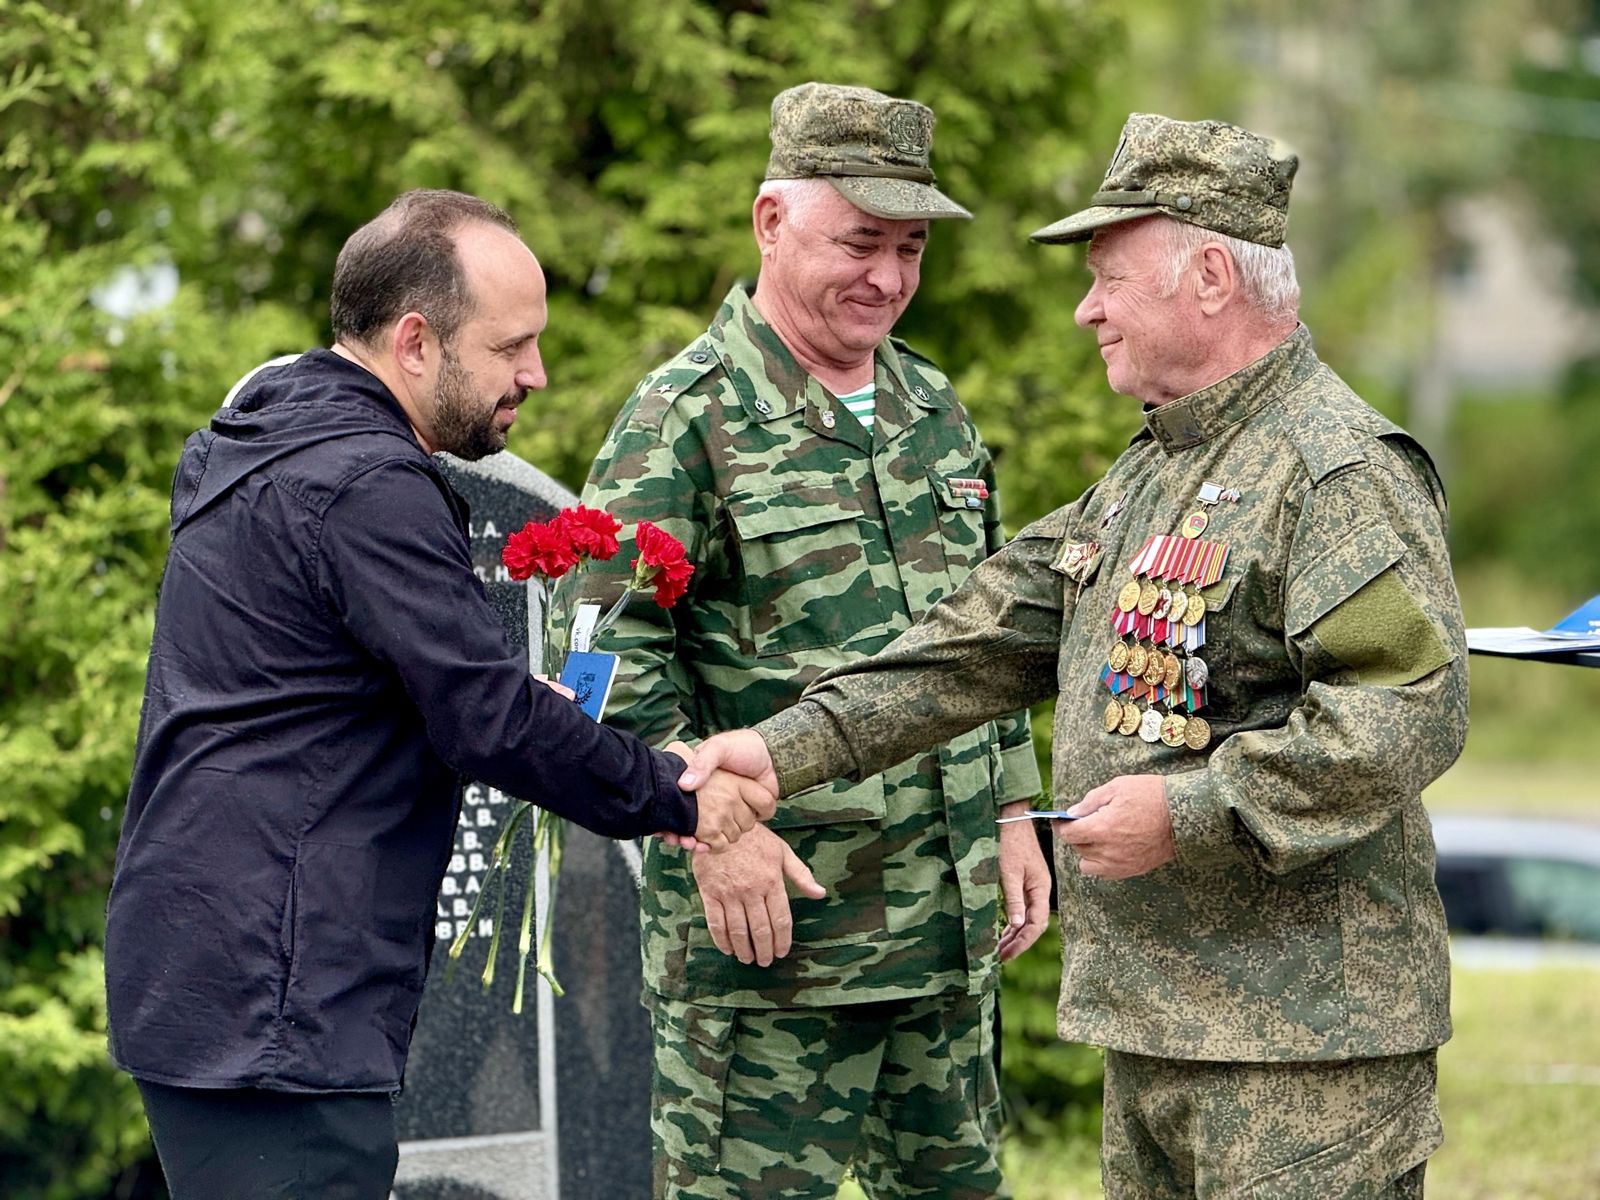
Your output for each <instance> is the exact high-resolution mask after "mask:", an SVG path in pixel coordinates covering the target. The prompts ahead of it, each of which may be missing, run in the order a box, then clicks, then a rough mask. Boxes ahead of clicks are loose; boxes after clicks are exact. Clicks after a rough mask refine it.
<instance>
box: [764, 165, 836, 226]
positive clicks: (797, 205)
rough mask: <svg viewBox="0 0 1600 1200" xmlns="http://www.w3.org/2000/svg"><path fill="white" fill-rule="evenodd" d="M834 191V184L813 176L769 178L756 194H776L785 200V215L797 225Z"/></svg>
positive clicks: (804, 220)
mask: <svg viewBox="0 0 1600 1200" xmlns="http://www.w3.org/2000/svg"><path fill="white" fill-rule="evenodd" d="M832 191H834V187H833V184H831V183H829V182H828V181H827V180H826V179H818V178H816V177H815V176H813V177H812V178H810V179H769V180H767V181H766V182H765V183H763V184H762V185H761V190H760V191H759V192H757V193H756V195H758V196H776V197H777V198H778V199H779V200H781V201H782V202H783V212H784V216H785V217H786V218H787V219H788V220H789V221H791V222H793V223H794V224H796V225H803V224H805V222H806V217H807V216H808V215H809V214H810V212H811V211H812V209H814V208H816V206H817V204H818V203H819V202H820V201H821V200H822V198H823V196H825V195H826V194H827V193H829V192H832ZM835 194H836V195H837V193H835Z"/></svg>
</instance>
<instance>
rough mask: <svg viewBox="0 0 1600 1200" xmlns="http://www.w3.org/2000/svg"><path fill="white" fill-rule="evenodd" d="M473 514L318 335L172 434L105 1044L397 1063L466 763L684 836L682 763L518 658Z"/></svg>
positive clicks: (328, 1071) (112, 940)
mask: <svg viewBox="0 0 1600 1200" xmlns="http://www.w3.org/2000/svg"><path fill="white" fill-rule="evenodd" d="M466 529H467V527H466V508H465V504H464V503H463V502H462V500H461V499H460V498H459V497H458V496H456V495H455V493H454V492H453V491H452V490H451V488H450V486H449V484H448V483H447V482H446V481H445V479H444V477H443V476H442V475H441V474H440V472H439V471H438V469H437V468H436V467H435V466H434V464H433V462H432V460H431V459H430V458H429V457H428V455H427V454H426V453H424V451H423V450H422V448H421V446H420V445H418V443H417V441H416V438H415V437H414V436H413V435H412V432H411V429H410V427H409V425H408V424H407V422H406V419H405V416H404V413H403V412H402V410H401V409H400V407H399V405H398V403H397V402H396V401H395V400H394V398H393V397H392V396H391V395H390V393H389V391H388V389H387V388H385V387H384V386H383V384H382V383H380V382H379V381H378V379H377V378H376V377H375V376H373V375H371V374H369V373H368V372H367V371H365V370H363V369H361V368H360V367H358V366H356V365H355V364H354V363H351V362H348V361H346V360H345V359H342V358H340V357H339V356H338V355H335V354H333V353H331V352H329V351H325V350H314V351H311V352H310V353H308V354H305V355H302V356H301V357H299V358H298V359H296V360H294V361H293V362H290V363H288V364H287V365H279V366H270V367H268V368H266V369H264V370H262V371H260V372H258V373H257V374H256V375H255V376H254V377H253V378H252V379H251V380H250V381H249V382H248V383H247V384H246V386H245V387H244V388H243V389H242V390H241V392H240V394H239V396H238V399H237V401H236V403H235V404H234V406H233V407H230V408H223V409H222V410H220V411H219V412H218V413H217V414H216V416H215V417H213V418H212V421H211V426H210V428H209V429H208V430H203V431H201V432H199V433H196V434H194V435H193V436H192V437H191V438H190V439H189V441H188V444H187V445H186V446H185V447H184V453H183V458H182V461H181V462H180V464H179V466H178V472H177V477H176V479H175V480H174V482H173V497H172V535H173V536H172V549H171V551H170V553H169V556H168V559H167V569H166V575H165V577H164V578H163V580H162V584H161V597H160V601H159V604H158V606H157V610H156V628H155V638H154V642H153V644H152V646H151V650H150V668H149V675H148V678H147V680H146V683H145V695H144V712H143V716H142V718H141V721H140V727H139V742H138V748H137V753H136V757H135V761H134V772H133V782H132V786H131V788H130V790H129V794H128V810H127V815H126V818H125V820H124V824H123V828H122V840H121V843H120V845H119V847H118V850H117V866H116V874H115V878H114V880H113V882H112V885H111V900H110V905H109V909H108V912H107V927H106V992H107V1010H108V1014H109V1018H110V1031H111V1054H112V1057H113V1059H114V1060H115V1061H116V1063H117V1064H118V1065H119V1066H121V1067H122V1068H123V1069H125V1070H127V1071H130V1072H132V1073H133V1074H134V1075H136V1076H139V1077H140V1078H143V1079H149V1080H154V1081H156V1082H160V1083H169V1084H178V1085H188V1086H194V1087H212V1088H220V1087H241V1086H255V1087H262V1088H269V1089H275V1090H284V1091H324V1090H360V1091H389V1090H393V1089H394V1088H396V1087H398V1086H399V1083H400V1077H401V1074H402V1071H403V1068H404V1065H405V1057H406V1050H407V1046H408V1043H409V1041H410V1032H411V1024H412V1017H413V1016H414V1014H415V1012H416V1009H417V1002H418V999H419V998H420V996H421V992H422V982H423V976H424V974H425V973H426V969H427V959H428V954H429V951H430V949H431V946H432V930H433V920H432V918H433V911H434V899H435V895H436V894H437V892H438V889H439V884H440V881H441V879H442V878H443V875H444V871H445V867H446V865H447V863H448V861H449V856H450V851H451V842H452V837H453V833H454V828H455V823H456V816H457V806H458V802H459V799H458V797H459V791H458V789H459V785H460V783H461V777H462V776H467V777H471V778H473V779H478V780H482V781H483V782H485V783H488V784H491V785H493V786H495V787H498V788H500V789H502V790H504V791H507V792H510V793H512V794H513V795H516V796H520V797H523V798H526V799H528V800H532V801H534V802H535V803H537V804H540V805H542V806H543V807H545V808H548V809H550V810H551V811H553V812H557V813H560V814H561V815H562V816H565V817H570V818H571V819H572V820H574V821H576V822H578V823H579V824H580V825H584V826H586V827H587V828H589V829H592V830H594V831H596V832H597V833H601V834H605V835H608V836H611V837H633V836H637V835H642V834H648V833H652V832H655V831H657V830H662V829H668V830H673V831H676V832H692V831H693V828H694V825H695V823H696V810H695V806H694V799H693V797H692V796H691V795H687V794H685V793H683V792H680V791H679V790H678V788H677V785H676V779H677V776H678V774H679V773H681V771H682V770H683V764H682V762H681V761H680V760H679V759H678V758H676V757H674V756H671V755H665V754H660V753H658V752H655V751H652V750H650V749H648V748H647V747H645V746H644V745H643V744H642V743H641V742H638V741H636V740H635V739H633V738H632V737H630V736H628V735H627V734H624V733H621V732H618V731H616V730H612V729H607V728H605V727H604V726H601V725H597V724H595V723H594V722H593V721H591V720H589V718H588V717H586V716H584V714H583V713H582V712H581V711H580V710H579V709H578V707H577V706H576V705H575V704H573V703H572V702H571V701H570V700H566V699H564V698H562V697H561V696H559V695H557V694H556V693H555V692H552V691H550V690H549V689H548V688H546V687H544V686H543V685H542V684H539V683H536V682H534V681H532V680H531V679H530V678H529V675H528V659H527V655H526V653H524V652H521V651H518V650H516V649H515V648H513V647H512V646H511V644H510V643H509V642H508V641H507V640H506V638H505V636H504V634H503V632H502V629H501V625H500V623H499V621H498V619H497V618H496V616H495V614H494V611H493V610H492V609H491V608H490V606H489V603H488V600H487V598H486V596H485V595H484V591H483V587H482V585H481V584H480V583H479V582H478V579H477V577H476V576H475V575H474V574H473V571H472V565H471V559H470V557H469V552H468V543H467V532H466Z"/></svg>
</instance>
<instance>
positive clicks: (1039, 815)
mask: <svg viewBox="0 0 1600 1200" xmlns="http://www.w3.org/2000/svg"><path fill="white" fill-rule="evenodd" d="M1077 819H1078V818H1077V817H1075V816H1073V815H1072V814H1071V813H1069V812H1065V811H1063V810H1062V809H1059V808H1053V809H1049V810H1048V811H1047V810H1045V809H1042V808H1040V809H1034V810H1032V811H1030V812H1025V813H1021V814H1019V815H1017V816H1015V817H996V818H995V819H994V821H995V824H996V825H1004V824H1005V823H1006V822H1007V821H1076V820H1077Z"/></svg>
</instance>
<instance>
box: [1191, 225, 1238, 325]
mask: <svg viewBox="0 0 1600 1200" xmlns="http://www.w3.org/2000/svg"><path fill="white" fill-rule="evenodd" d="M1195 269H1196V271H1197V272H1198V273H1199V279H1198V281H1197V285H1196V288H1195V299H1196V300H1198V301H1199V302H1200V311H1201V312H1203V313H1205V315H1206V316H1208V317H1214V316H1216V315H1217V314H1218V313H1220V312H1221V311H1222V310H1223V309H1224V308H1226V307H1227V306H1228V302H1229V301H1230V300H1232V299H1233V297H1234V296H1235V295H1236V294H1237V293H1238V291H1239V272H1238V268H1237V267H1236V266H1235V265H1234V262H1233V255H1231V254H1229V253H1228V251H1227V249H1226V248H1225V247H1224V246H1223V245H1222V244H1221V243H1219V242H1206V243H1205V244H1204V245H1203V246H1201V247H1200V253H1199V254H1197V255H1196V256H1195Z"/></svg>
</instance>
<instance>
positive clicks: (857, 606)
mask: <svg viewBox="0 0 1600 1200" xmlns="http://www.w3.org/2000/svg"><path fill="white" fill-rule="evenodd" d="M862 504H863V501H862V496H861V492H860V489H859V486H858V485H857V484H855V483H852V482H851V481H850V480H849V479H847V478H845V477H844V476H833V475H804V476H800V477H798V478H791V479H788V480H785V482H784V483H783V484H782V485H781V486H779V487H776V488H772V489H769V490H763V491H759V492H754V491H752V492H742V493H736V494H734V495H731V496H729V497H728V498H727V499H726V500H725V501H724V508H725V511H726V512H727V515H728V519H729V521H730V522H731V523H732V525H733V528H734V531H735V533H736V534H737V536H738V542H739V557H740V561H741V565H742V569H743V577H742V579H741V580H740V602H741V604H742V606H743V607H744V609H745V611H746V614H747V616H748V619H749V622H750V639H751V642H752V648H753V649H754V651H755V654H756V655H757V657H762V658H765V657H770V656H773V655H781V654H792V653H795V652H797V651H801V650H814V649H818V648H820V647H823V646H837V645H841V644H843V643H845V642H848V641H850V640H851V639H852V638H854V637H856V636H857V635H859V634H861V633H864V632H866V631H868V630H871V629H875V628H877V627H879V626H881V625H882V624H883V623H884V621H885V620H886V619H887V618H886V615H885V611H884V605H883V601H882V599H881V597H880V596H879V594H878V590H877V588H876V586H875V585H874V584H873V582H872V571H871V567H870V563H869V561H868V558H867V541H868V539H867V538H866V537H865V536H864V530H863V525H864V522H863V520H862V517H863V516H864V515H865V512H864V509H863V507H862Z"/></svg>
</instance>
